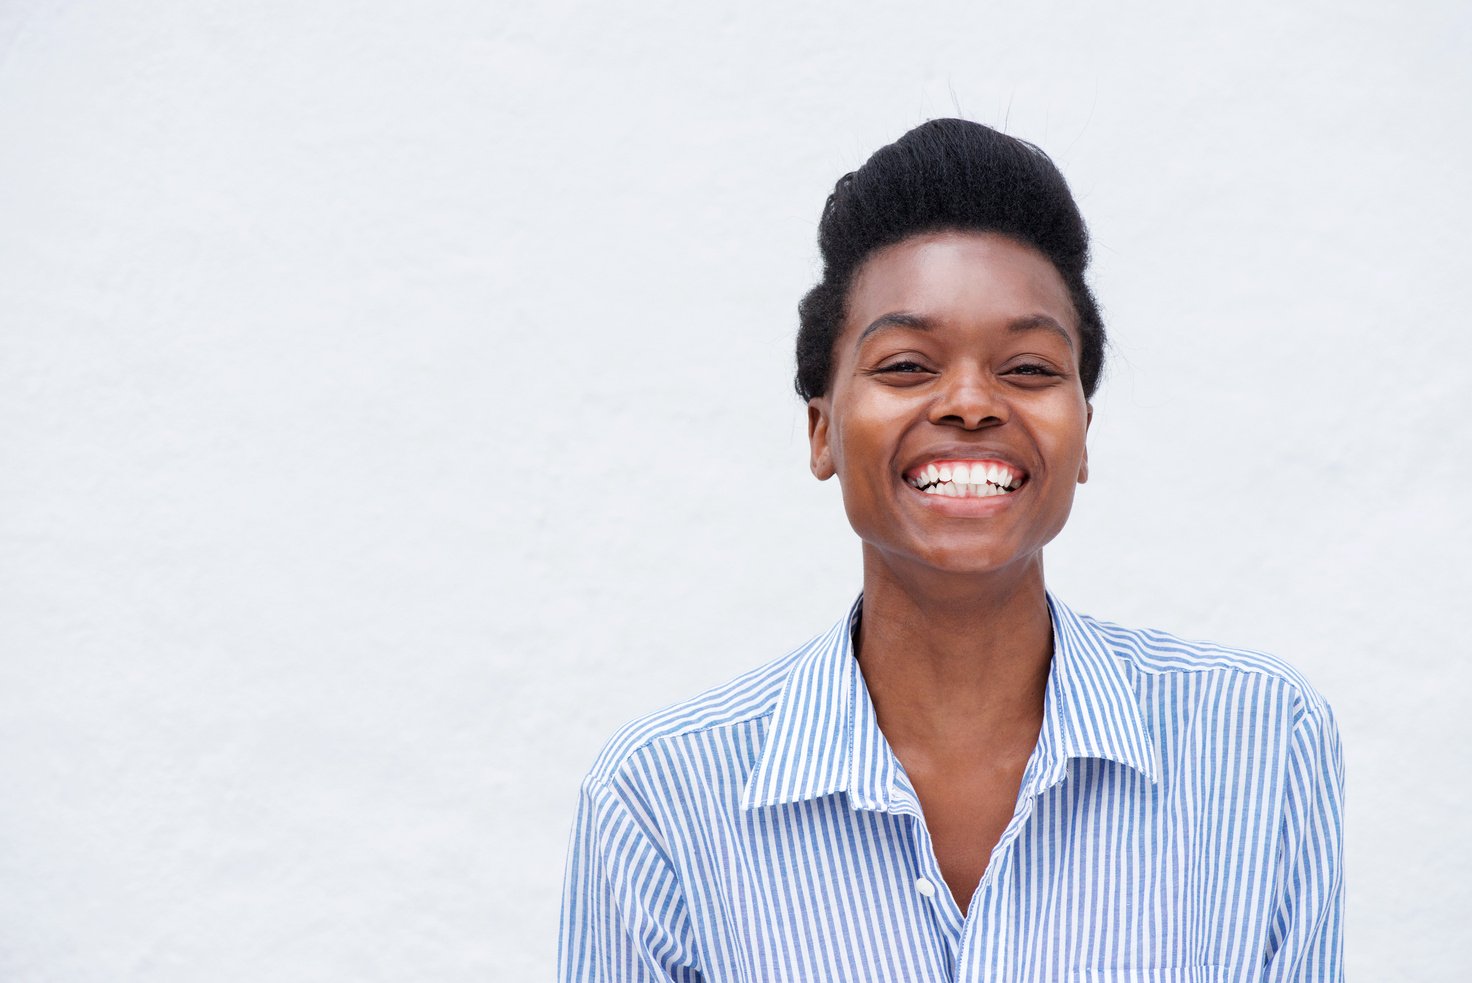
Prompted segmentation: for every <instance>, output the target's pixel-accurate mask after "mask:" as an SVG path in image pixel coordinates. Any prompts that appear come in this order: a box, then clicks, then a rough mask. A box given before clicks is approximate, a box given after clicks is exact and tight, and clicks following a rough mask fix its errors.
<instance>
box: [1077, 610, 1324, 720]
mask: <svg viewBox="0 0 1472 983" xmlns="http://www.w3.org/2000/svg"><path fill="white" fill-rule="evenodd" d="M1078 618H1079V621H1080V622H1082V623H1083V624H1084V625H1085V626H1086V627H1087V628H1088V630H1089V631H1090V632H1091V633H1092V634H1094V636H1095V637H1096V638H1098V639H1099V640H1100V641H1101V642H1102V643H1103V644H1104V645H1105V646H1106V647H1107V648H1108V649H1109V651H1110V652H1111V653H1112V654H1113V655H1114V656H1115V657H1116V658H1117V659H1119V660H1120V661H1121V662H1122V663H1124V665H1125V667H1126V668H1127V669H1129V670H1132V671H1133V672H1135V673H1138V674H1140V675H1141V676H1143V677H1153V678H1157V679H1162V678H1168V677H1175V676H1193V677H1203V678H1201V680H1200V681H1201V682H1208V681H1214V682H1217V683H1220V684H1222V685H1228V684H1229V683H1230V679H1231V677H1232V676H1234V675H1239V674H1246V675H1250V676H1255V677H1261V678H1262V679H1263V680H1264V681H1267V682H1270V683H1271V684H1273V687H1274V688H1275V689H1281V690H1282V691H1284V692H1285V693H1286V694H1287V695H1289V696H1290V697H1291V698H1292V699H1293V702H1294V703H1295V704H1296V709H1297V710H1298V711H1299V712H1301V713H1304V714H1310V715H1328V714H1330V710H1329V706H1328V702H1327V701H1326V700H1325V699H1324V696H1323V694H1321V693H1320V692H1319V691H1318V690H1317V689H1315V688H1314V686H1313V685H1312V684H1311V683H1310V682H1309V681H1308V678H1307V677H1306V676H1305V675H1304V674H1303V673H1302V672H1301V671H1300V670H1299V669H1298V668H1297V667H1296V666H1295V665H1293V663H1292V662H1290V661H1289V660H1287V659H1285V658H1283V657H1281V656H1279V655H1276V654H1274V653H1271V652H1264V651H1261V650H1259V649H1254V648H1244V647H1240V646H1236V645H1230V644H1223V643H1221V642H1215V641H1208V640H1205V639H1196V638H1185V637H1182V636H1180V635H1177V634H1174V633H1173V632H1169V631H1165V630H1162V629H1159V628H1136V627H1128V626H1125V625H1121V624H1117V623H1115V622H1112V621H1106V620H1103V619H1101V618H1095V617H1093V616H1091V615H1084V614H1081V615H1078ZM1206 677H1211V678H1210V680H1208V678H1206Z"/></svg>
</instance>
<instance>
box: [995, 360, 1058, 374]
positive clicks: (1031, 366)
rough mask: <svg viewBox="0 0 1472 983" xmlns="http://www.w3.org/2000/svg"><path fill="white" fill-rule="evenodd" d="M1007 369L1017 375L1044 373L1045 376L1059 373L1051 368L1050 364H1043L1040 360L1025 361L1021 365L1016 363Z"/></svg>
mask: <svg viewBox="0 0 1472 983" xmlns="http://www.w3.org/2000/svg"><path fill="white" fill-rule="evenodd" d="M1007 371H1008V372H1009V373H1013V374H1016V375H1044V376H1047V375H1057V374H1058V373H1057V372H1054V371H1053V369H1052V368H1050V367H1049V366H1046V365H1043V364H1042V363H1040V362H1024V363H1022V364H1021V365H1014V366H1013V367H1012V368H1010V369H1008V370H1007Z"/></svg>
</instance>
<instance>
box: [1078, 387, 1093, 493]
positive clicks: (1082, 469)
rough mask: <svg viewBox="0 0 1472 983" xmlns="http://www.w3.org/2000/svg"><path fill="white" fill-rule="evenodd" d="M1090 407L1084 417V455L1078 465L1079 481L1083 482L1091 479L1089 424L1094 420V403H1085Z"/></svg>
mask: <svg viewBox="0 0 1472 983" xmlns="http://www.w3.org/2000/svg"><path fill="white" fill-rule="evenodd" d="M1084 405H1085V406H1086V407H1088V415H1087V416H1086V417H1084V457H1083V460H1082V461H1080V462H1079V466H1078V483H1079V484H1083V483H1084V482H1086V481H1088V480H1089V442H1088V436H1089V425H1090V424H1092V423H1093V422H1094V404H1093V403H1085V404H1084Z"/></svg>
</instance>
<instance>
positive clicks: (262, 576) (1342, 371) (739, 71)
mask: <svg viewBox="0 0 1472 983" xmlns="http://www.w3.org/2000/svg"><path fill="white" fill-rule="evenodd" d="M922 6H923V7H924V8H925V9H924V12H923V13H913V12H912V13H904V14H902V13H900V9H901V8H900V6H899V5H896V4H875V3H866V2H858V0H843V2H829V3H807V4H800V3H786V2H784V3H775V2H770V3H756V2H753V0H744V2H741V3H734V4H720V5H717V4H706V3H701V4H692V3H688V2H664V0H660V2H654V0H645V2H642V3H638V4H632V3H627V2H620V3H598V4H588V5H585V6H581V7H567V6H555V5H553V6H549V5H546V4H540V3H539V4H532V3H505V2H499V3H484V2H460V3H450V2H416V3H391V2H388V0H374V2H362V0H360V2H355V3H348V2H336V3H334V2H327V0H310V2H304V0H290V2H285V0H283V2H258V0H257V2H250V3H225V2H222V0H154V2H148V3H107V4H104V3H88V2H74V3H65V2H35V0H31V2H25V0H20V2H17V0H0V536H3V541H0V800H3V803H4V804H3V806H0V978H3V979H4V980H7V981H12V983H39V981H48V983H52V981H54V983H83V981H98V983H102V981H106V983H119V981H132V980H158V981H181V983H182V981H190V983H195V981H200V980H211V981H266V980H269V981H273V983H274V981H281V983H297V981H317V980H333V981H347V980H353V981H357V980H365V981H370V980H392V981H401V980H436V981H447V983H451V981H453V983H460V981H466V983H468V981H472V980H476V981H479V980H506V981H512V980H535V979H546V978H548V977H549V976H550V975H551V970H552V962H553V958H554V955H553V953H554V948H555V926H556V914H557V907H558V902H559V894H560V888H561V878H562V864H563V855H564V850H565V847H566V842H567V834H568V829H569V826H570V822H571V819H572V810H573V806H574V802H575V797H576V788H577V783H578V781H579V778H580V777H581V775H582V773H583V771H584V770H585V769H586V768H587V767H588V765H589V764H590V763H591V761H592V759H593V757H594V755H595V754H596V752H597V750H598V748H599V746H600V745H601V743H602V741H603V740H604V739H605V738H606V737H607V736H608V735H609V734H610V733H611V732H612V731H613V729H614V728H615V727H616V726H617V725H618V724H620V723H621V722H623V721H624V720H626V719H628V718H630V717H632V716H634V715H636V714H639V713H642V712H645V711H647V710H650V709H653V708H655V707H658V706H661V705H663V704H666V703H669V702H671V701H674V700H676V699H680V698H683V697H685V696H689V695H691V694H693V693H694V692H696V691H697V690H699V689H702V688H704V687H705V686H708V685H711V684H714V683H717V682H720V681H723V680H724V679H726V678H728V677H730V676H732V675H734V674H736V673H737V672H739V671H741V670H743V669H746V668H749V667H751V666H754V665H756V664H758V663H760V662H764V661H766V660H768V659H771V658H774V657H776V656H778V655H780V654H782V653H783V652H785V651H786V650H788V649H790V648H791V647H793V646H794V645H796V644H798V643H800V642H802V641H803V640H805V639H806V638H807V637H809V636H810V635H811V634H813V633H815V632H817V631H819V630H821V629H823V628H825V627H826V626H827V625H828V624H829V623H830V622H831V621H832V620H833V619H834V618H836V617H837V616H838V615H839V614H841V613H842V611H843V609H844V607H845V606H846V604H847V603H848V602H849V600H850V599H851V598H852V596H853V594H854V592H855V591H856V590H857V588H858V585H859V581H858V548H857V541H856V539H855V538H854V537H853V535H852V533H851V531H850V530H849V529H848V527H847V525H846V523H845V521H844V519H843V514H842V509H841V507H840V501H839V496H838V488H837V485H836V483H828V484H819V483H817V482H815V481H814V480H813V479H812V478H811V476H810V475H809V474H808V472H807V467H806V460H807V450H806V439H805V435H804V430H803V421H802V412H801V406H800V404H799V403H798V401H797V399H796V398H795V397H794V396H793V395H792V394H791V390H790V373H791V344H792V338H793V332H794V330H795V322H796V318H795V305H796V303H797V300H798V298H799V297H800V296H801V294H802V292H803V291H804V290H805V289H806V288H807V287H808V286H809V285H810V284H811V282H812V281H813V279H814V277H815V276H816V273H817V251H816V247H815V242H814V233H815V228H816V223H817V218H818V214H819V211H820V209H821V206H822V203H823V199H824V197H825V196H826V194H827V192H828V190H829V189H830V188H831V186H832V183H833V181H834V180H835V179H836V178H837V177H838V176H839V175H841V174H842V173H843V172H845V171H847V170H850V169H852V168H853V167H856V166H857V165H858V164H860V163H861V162H862V161H863V159H864V158H865V157H866V156H867V155H868V154H869V153H870V152H871V151H873V150H874V149H875V148H877V147H878V146H879V145H881V144H883V143H886V142H888V141H890V140H893V139H894V138H896V137H897V136H899V135H900V134H901V133H902V132H903V131H904V130H906V129H908V128H909V127H911V126H913V125H915V124H916V123H918V122H920V121H922V120H924V119H926V118H929V117H933V116H944V115H955V114H957V113H958V112H959V113H961V114H964V115H966V116H968V117H970V118H973V119H977V120H980V121H982V122H987V123H990V124H993V125H997V126H1001V127H1004V128H1005V129H1007V130H1008V131H1009V132H1012V133H1014V134H1017V135H1019V136H1022V137H1025V138H1028V139H1031V140H1033V141H1034V142H1037V143H1039V144H1040V145H1041V146H1042V147H1043V148H1044V149H1046V150H1048V151H1049V152H1050V153H1051V154H1052V155H1053V156H1054V158H1055V159H1056V161H1057V162H1058V164H1059V166H1060V167H1061V168H1062V170H1063V172H1064V173H1065V174H1066V175H1067V177H1068V178H1069V180H1070V182H1071V183H1072V186H1073V188H1074V189H1075V192H1076V194H1077V197H1078V200H1079V203H1080V206H1081V208H1082V210H1083V212H1084V215H1085V217H1086V218H1087V220H1088V221H1089V223H1090V225H1091V228H1092V231H1093V234H1094V243H1095V256H1096V261H1095V266H1094V272H1093V282H1094V284H1095V289H1096V292H1097V294H1098V296H1099V299H1100V301H1101V303H1102V305H1103V307H1104V312H1105V318H1106V323H1107V325H1108V327H1109V330H1110V331H1111V333H1112V337H1113V343H1114V352H1113V356H1112V360H1111V363H1110V367H1109V371H1108V375H1107V377H1106V381H1105V384H1104V388H1103V391H1102V393H1101V394H1100V396H1099V398H1098V400H1097V401H1096V415H1095V423H1094V428H1093V431H1092V435H1091V449H1090V450H1091V452H1090V461H1091V473H1092V480H1091V481H1090V482H1089V484H1088V485H1086V486H1085V487H1084V488H1082V489H1080V494H1079V498H1078V502H1077V505H1076V508H1075V511H1074V517H1073V520H1072V522H1071V523H1070V525H1069V528H1068V529H1067V530H1066V531H1065V532H1064V533H1063V534H1062V536H1061V537H1060V538H1059V539H1058V541H1057V542H1056V543H1055V545H1054V546H1053V547H1052V548H1050V551H1049V578H1050V584H1051V585H1052V587H1053V588H1054V589H1055V591H1057V592H1058V593H1059V594H1060V596H1062V597H1063V598H1064V599H1065V600H1067V601H1068V602H1069V603H1070V604H1072V605H1073V606H1074V607H1075V608H1078V609H1080V610H1083V611H1087V612H1090V613H1093V614H1096V615H1099V616H1101V617H1106V618H1110V619H1113V620H1117V621H1121V622H1124V623H1126V624H1138V625H1151V626H1157V627H1161V628H1166V629H1170V630H1173V631H1176V632H1178V633H1180V634H1184V635H1187V636H1190V637H1206V638H1212V639H1215V640H1219V641H1224V642H1229V643H1235V644H1239V645H1244V646H1250V647H1256V648H1262V649H1268V650H1271V651H1274V652H1276V653H1278V654H1280V655H1283V656H1284V657H1286V658H1288V659H1289V660H1290V661H1291V662H1293V663H1294V664H1295V665H1297V666H1298V667H1299V668H1300V669H1302V670H1303V672H1304V673H1305V674H1306V675H1307V676H1308V678H1309V679H1310V680H1311V681H1313V682H1314V683H1315V684H1316V686H1317V687H1318V688H1319V689H1320V690H1322V691H1323V692H1324V693H1325V694H1326V695H1327V696H1328V697H1329V699H1330V700H1331V702H1332V703H1333V705H1334V707H1335V709H1336V711H1337V712H1338V715H1339V718H1340V721H1341V725H1342V729H1343V735H1344V741H1345V747H1346V755H1347V764H1348V772H1349V785H1348V795H1349V799H1348V809H1349V812H1348V837H1349V864H1348V876H1347V884H1348V905H1349V915H1348V942H1347V946H1348V955H1349V964H1350V972H1351V975H1352V976H1353V977H1354V978H1357V979H1360V980H1365V981H1376V983H1390V981H1398V980H1416V981H1452V980H1464V979H1466V978H1467V975H1466V974H1467V971H1468V967H1469V965H1472V955H1469V943H1468V941H1467V940H1468V935H1467V932H1466V927H1465V926H1466V919H1467V916H1468V914H1469V911H1472V887H1469V885H1472V851H1469V848H1468V845H1467V842H1466V833H1467V830H1468V820H1467V815H1468V813H1469V809H1472V781H1469V780H1472V769H1469V766H1468V764H1467V759H1466V756H1465V755H1466V751H1467V747H1468V738H1469V721H1468V716H1469V714H1468V712H1467V709H1466V707H1467V701H1468V697H1469V679H1472V671H1469V669H1468V666H1467V663H1468V657H1469V646H1468V644H1467V633H1466V627H1465V621H1466V615H1467V601H1466V598H1467V596H1468V592H1469V588H1472V583H1469V577H1468V574H1467V571H1466V565H1465V564H1466V557H1467V555H1468V552H1469V547H1472V542H1469V539H1472V537H1469V527H1468V520H1467V517H1466V507H1467V503H1468V496H1467V493H1466V491H1465V490H1464V489H1465V486H1466V485H1467V484H1468V482H1469V480H1472V426H1469V422H1468V417H1467V406H1468V402H1467V394H1468V392H1469V382H1472V380H1469V372H1468V356H1469V354H1472V344H1469V341H1468V338H1469V334H1468V332H1469V331H1472V327H1469V322H1472V318H1469V315H1472V300H1469V288H1468V261H1469V256H1468V249H1467V242H1468V230H1469V227H1472V196H1469V194H1468V190H1467V189H1468V174H1469V171H1472V134H1469V124H1468V112H1467V107H1466V102H1467V97H1468V95H1469V94H1472V59H1469V58H1468V55H1467V52H1468V50H1469V42H1472V15H1469V13H1468V10H1469V8H1468V7H1467V6H1466V5H1465V4H1461V3H1453V2H1447V3H1420V4H1409V5H1407V4H1395V5H1392V4H1388V3H1375V4H1366V3H1359V2H1347V0H1336V2H1333V3H1328V2H1321V3H1289V4H1284V3H1281V2H1272V3H1259V2H1250V3H1249V2H1234V3H1232V4H1229V5H1227V4H1223V5H1218V6H1217V7H1216V9H1214V10H1196V9H1194V7H1195V5H1189V4H1181V3H1174V2H1173V3H1157V4H1130V5H1122V4H1110V3H1074V4H1060V3H1033V4H1008V5H998V4H986V3H980V2H974V0H973V2H968V3H964V4H955V5H940V4H931V5H922Z"/></svg>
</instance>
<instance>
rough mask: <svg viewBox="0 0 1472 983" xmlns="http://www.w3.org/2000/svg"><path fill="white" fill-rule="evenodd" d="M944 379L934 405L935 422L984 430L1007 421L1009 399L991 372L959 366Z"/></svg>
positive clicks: (932, 412)
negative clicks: (1007, 399) (998, 387)
mask: <svg viewBox="0 0 1472 983" xmlns="http://www.w3.org/2000/svg"><path fill="white" fill-rule="evenodd" d="M944 381H945V385H943V386H941V387H940V390H939V392H938V393H937V394H936V398H935V402H934V403H932V404H931V407H930V422H931V423H936V424H939V425H941V426H951V427H961V428H962V429H965V430H980V429H982V428H983V427H989V426H996V425H998V424H1001V423H1005V422H1007V418H1008V417H1009V415H1010V413H1009V410H1008V408H1007V401H1006V399H1005V397H1004V396H1003V394H1002V393H1000V392H998V390H997V383H996V380H995V379H993V378H992V377H991V374H990V373H988V372H984V371H982V370H980V369H969V368H968V369H956V370H953V371H952V372H950V373H949V378H948V379H946V380H944Z"/></svg>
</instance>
